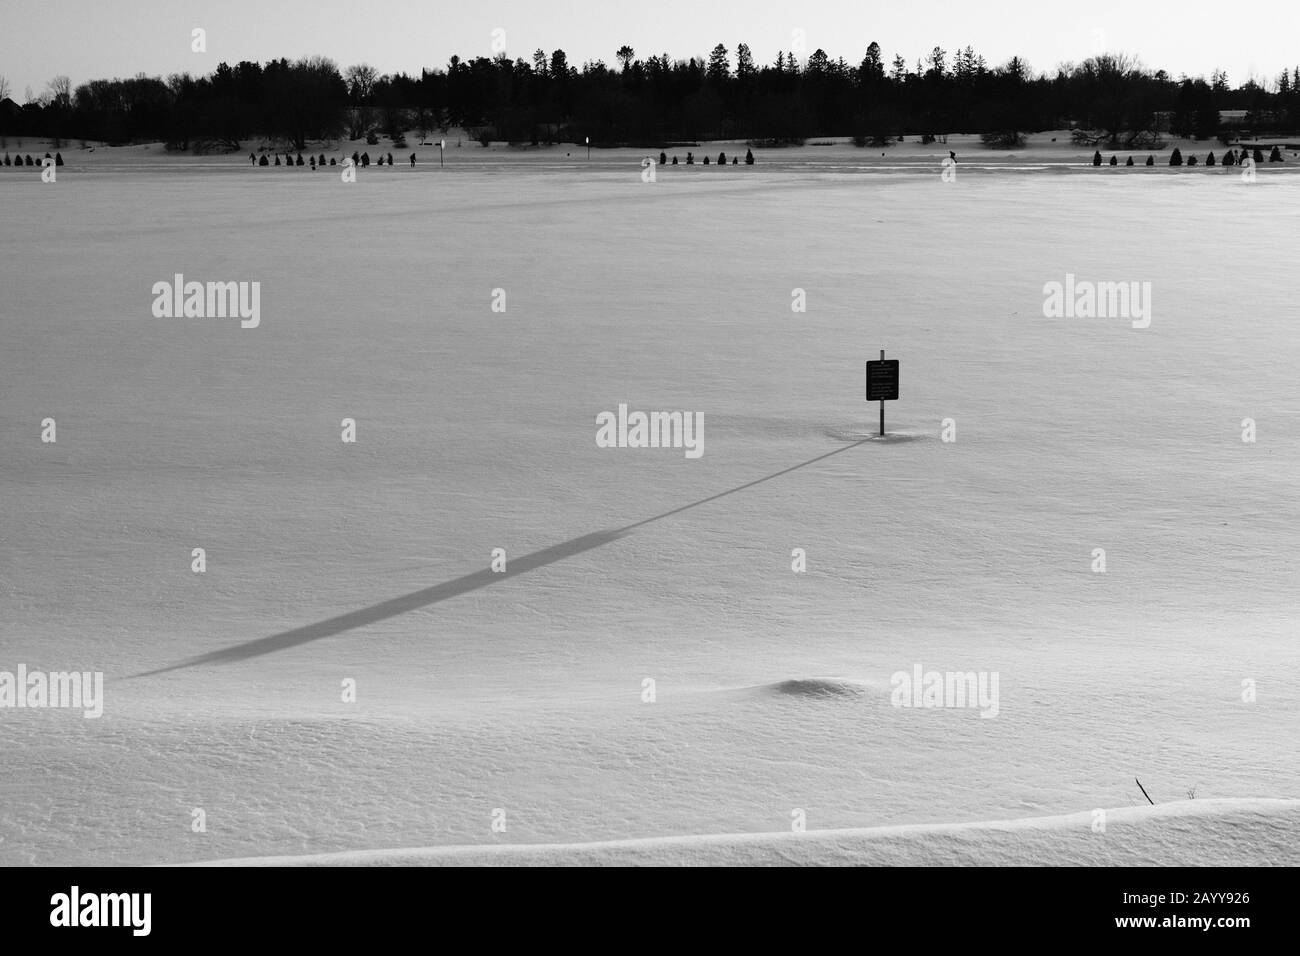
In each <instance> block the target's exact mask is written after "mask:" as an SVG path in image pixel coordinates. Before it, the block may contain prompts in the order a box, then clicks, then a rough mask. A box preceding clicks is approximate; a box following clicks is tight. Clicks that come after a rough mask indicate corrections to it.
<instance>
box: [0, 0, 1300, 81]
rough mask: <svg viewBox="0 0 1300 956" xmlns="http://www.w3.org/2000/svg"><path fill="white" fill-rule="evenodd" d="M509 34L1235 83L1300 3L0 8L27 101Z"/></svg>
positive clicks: (444, 53)
mask: <svg viewBox="0 0 1300 956" xmlns="http://www.w3.org/2000/svg"><path fill="white" fill-rule="evenodd" d="M195 27H202V28H203V29H205V30H206V31H207V52H206V53H194V52H192V51H191V49H190V46H191V43H190V34H191V30H193V29H194V28H195ZM495 30H501V31H503V33H502V34H500V36H502V38H503V39H504V49H505V52H506V53H507V54H508V55H509V56H510V57H511V58H514V57H518V56H522V57H524V58H525V59H530V58H531V56H532V52H533V50H535V49H537V48H538V47H541V48H543V49H545V50H546V51H547V52H548V53H549V52H550V51H552V50H554V49H555V48H557V47H560V48H562V49H563V50H564V51H565V52H566V53H567V54H568V57H569V62H570V63H571V64H574V65H581V64H582V62H583V61H584V60H587V59H597V58H599V59H603V60H604V61H605V62H606V63H609V64H614V63H615V57H614V51H615V50H617V49H618V48H619V47H620V46H622V45H623V44H625V43H626V44H628V45H630V46H631V47H633V48H634V49H635V50H636V53H637V56H638V57H640V58H645V57H648V56H650V55H651V54H654V53H663V52H665V51H666V52H668V53H669V54H671V55H672V56H673V57H674V58H682V59H685V58H687V57H690V56H700V55H707V53H708V52H709V50H711V49H712V48H713V46H714V45H715V44H717V43H719V42H721V43H723V44H724V45H725V46H726V47H727V49H728V50H729V51H730V52H731V57H732V64H733V66H734V63H735V48H736V44H737V43H740V42H745V43H748V44H749V46H750V48H751V49H752V50H753V51H754V55H755V58H756V59H758V60H759V61H761V62H771V61H772V60H774V59H775V58H776V54H777V51H778V50H781V49H785V50H789V49H791V48H792V47H796V46H797V43H798V36H799V34H798V33H797V32H796V31H802V35H803V37H804V38H805V41H804V42H805V46H806V50H805V55H806V53H811V52H812V51H814V50H816V49H817V48H818V47H821V48H822V49H824V50H826V52H827V53H828V54H829V55H830V57H831V58H832V59H836V58H838V57H841V56H842V57H844V59H845V60H847V61H849V62H850V63H854V64H856V63H858V62H859V61H860V60H861V59H862V55H863V53H864V52H865V50H866V47H867V44H869V43H870V42H871V41H872V40H875V41H877V42H878V43H879V44H880V45H881V47H882V49H883V51H884V54H885V58H886V61H887V62H888V61H889V60H891V59H892V58H893V55H894V53H896V52H897V53H901V54H903V57H904V58H905V59H906V60H907V62H908V64H909V66H911V65H913V64H914V63H915V62H916V60H917V59H918V58H919V57H922V56H924V55H925V54H926V52H927V51H929V50H930V49H931V48H933V47H934V46H935V45H936V44H937V45H939V46H942V47H943V48H944V49H946V50H948V51H949V52H950V53H951V52H952V51H953V50H955V49H957V48H959V47H964V46H966V45H967V44H969V45H971V46H973V47H974V48H975V50H976V51H977V52H979V53H982V54H983V55H984V56H985V58H986V59H987V60H988V61H989V63H990V65H996V64H998V63H1001V62H1003V61H1005V60H1006V59H1007V58H1008V57H1010V56H1011V55H1012V54H1018V55H1020V56H1022V57H1024V58H1025V59H1027V60H1028V61H1029V64H1030V66H1031V67H1032V68H1033V69H1034V70H1035V71H1041V70H1050V69H1052V68H1054V67H1055V66H1056V65H1057V64H1059V63H1061V62H1065V61H1078V60H1082V59H1085V58H1086V57H1088V56H1091V55H1092V54H1094V53H1096V52H1100V51H1124V52H1128V53H1133V54H1136V55H1137V56H1139V57H1140V58H1141V59H1142V61H1143V63H1145V64H1146V65H1148V66H1151V67H1153V68H1164V69H1166V70H1168V71H1169V72H1170V74H1172V75H1173V76H1178V75H1179V74H1182V73H1187V74H1190V75H1192V76H1196V75H1204V76H1206V77H1207V78H1208V76H1209V75H1210V73H1211V72H1212V71H1213V70H1215V69H1216V68H1222V69H1224V70H1226V71H1227V72H1228V78H1229V81H1230V82H1231V83H1232V84H1233V85H1237V84H1238V83H1241V82H1243V81H1244V80H1245V79H1247V78H1248V77H1249V76H1255V77H1256V78H1261V79H1263V78H1267V79H1270V80H1271V79H1272V78H1274V77H1275V76H1276V75H1277V73H1278V72H1280V71H1281V70H1282V69H1284V68H1286V69H1290V68H1292V67H1294V66H1295V65H1297V64H1300V2H1297V0H1241V2H1233V0H1186V2H1171V0H1001V2H999V3H997V4H983V5H979V4H976V3H974V2H972V0H908V2H902V0H890V2H883V3H882V2H875V3H870V2H868V3H864V2H862V0H825V2H809V3H791V2H782V0H639V2H631V0H599V2H594V0H582V2H579V0H474V2H466V0H460V2H454V3H446V2H444V3H432V2H429V0H423V2H422V0H365V2H340V0H312V2H304V0H0V76H5V77H6V78H7V79H8V80H9V84H10V86H11V88H12V93H11V95H12V96H13V98H14V99H15V100H18V101H19V102H22V101H23V99H24V91H25V88H26V87H28V86H30V87H31V88H32V90H33V92H34V93H36V94H38V95H39V93H40V92H41V90H43V89H44V87H45V85H46V83H47V81H48V80H49V79H50V78H51V77H53V76H56V75H59V74H65V75H67V76H69V77H71V78H72V82H73V85H74V86H75V85H77V84H79V83H82V82H85V81H86V80H88V79H94V78H99V77H115V76H123V77H124V76H131V75H134V74H136V73H139V72H143V73H146V74H149V75H151V76H153V75H162V76H165V75H167V74H169V73H179V72H189V73H193V74H203V73H208V72H210V71H211V70H212V69H213V68H214V67H215V66H216V65H217V64H218V63H220V62H221V61H222V60H225V61H227V62H229V63H232V64H233V63H237V62H238V61H240V60H259V61H266V60H268V59H271V58H274V57H280V56H286V57H289V58H291V59H293V58H297V57H299V56H305V55H309V54H322V55H325V56H328V57H330V58H331V59H333V60H335V61H337V62H338V64H339V67H340V69H343V68H346V67H347V66H348V65H349V64H352V63H357V62H363V61H364V62H368V63H371V64H373V65H374V66H375V67H377V68H378V69H379V70H380V72H382V73H396V72H399V71H405V72H407V73H411V74H414V75H419V71H420V68H421V67H434V66H438V67H445V66H446V63H447V59H448V58H449V57H450V56H451V55H452V54H453V53H458V54H460V55H461V56H462V57H472V56H477V55H483V56H491V55H492V54H493V52H494V50H493V35H494V33H493V31H495Z"/></svg>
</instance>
